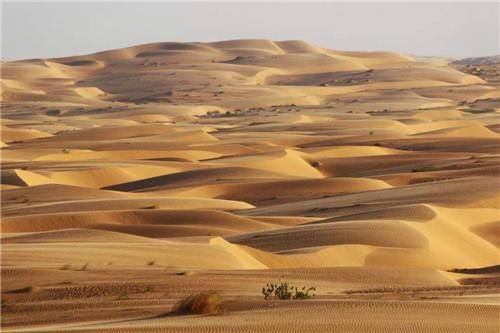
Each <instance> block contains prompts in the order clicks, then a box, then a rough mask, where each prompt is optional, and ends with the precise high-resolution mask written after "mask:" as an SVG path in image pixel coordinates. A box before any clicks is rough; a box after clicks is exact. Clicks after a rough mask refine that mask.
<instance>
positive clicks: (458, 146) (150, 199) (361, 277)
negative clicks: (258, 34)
mask: <svg viewBox="0 0 500 333" xmlns="http://www.w3.org/2000/svg"><path fill="white" fill-rule="evenodd" d="M481 66H482V69H481ZM499 73H500V65H499V64H484V63H483V62H481V63H480V64H479V65H470V64H462V63H460V62H458V63H456V64H447V63H446V62H445V61H442V60H440V59H433V60H420V59H415V58H412V57H410V56H406V55H401V54H397V53H391V52H344V51H336V50H330V49H325V48H322V47H320V46H316V45H312V44H309V43H306V42H303V41H270V40H233V41H221V42H214V43H176V42H175V43H174V42H172V43H156V44H146V45H139V46H134V47H129V48H124V49H117V50H110V51H105V52H100V53H96V54H90V55H83V56H75V57H68V58H57V59H32V60H23V61H12V62H3V63H2V78H1V82H2V84H1V105H2V115H1V116H2V129H1V133H2V137H1V154H2V169H1V176H2V177H1V197H2V198H1V199H2V222H1V226H2V266H1V268H2V288H1V290H2V320H1V323H2V331H5V332H21V331H37V332H44V331H46V332H54V331H57V332H70V331H71V332H110V333H115V332H116V333H118V332H160V331H161V332H332V331H335V332H363V333H365V332H405V333H406V332H492V333H493V332H498V331H499V330H500V322H499V320H498V318H499V317H498V314H499V311H500V307H499V304H498V297H499V296H500V275H499V274H500V269H499V266H498V265H499V264H500V262H499V246H500V219H499V210H498V209H499V205H500V200H499V199H500V197H499V189H500V187H499V186H500V181H499V174H500V167H499V164H498V162H499V152H500V135H499V133H500V122H499V118H498V113H499V111H500V88H499V87H500V85H499V82H500V80H498V75H499ZM278 281H288V282H290V283H292V284H294V285H300V286H302V285H304V286H315V287H316V296H315V297H314V298H312V299H309V300H302V301H298V300H294V301H276V300H269V301H266V300H264V298H263V296H262V295H261V289H262V287H263V286H264V285H265V284H266V283H268V282H278ZM203 291H215V292H217V293H218V294H219V295H220V296H221V298H222V302H223V303H222V304H223V307H224V311H223V313H222V314H219V315H217V316H206V315H179V314H176V313H174V312H172V309H173V308H174V307H175V304H176V303H177V302H178V301H179V300H180V299H182V298H184V297H186V296H188V295H191V294H195V293H198V292H203Z"/></svg>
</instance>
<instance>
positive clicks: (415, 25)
mask: <svg viewBox="0 0 500 333" xmlns="http://www.w3.org/2000/svg"><path fill="white" fill-rule="evenodd" d="M239 38H268V39H274V40H285V39H302V40H306V41H309V42H312V43H315V44H319V45H321V46H325V47H329V48H333V49H339V50H392V51H399V52H403V53H411V54H417V55H434V56H450V57H457V58H460V57H470V56H485V55H493V54H498V53H499V3H498V1H494V2H484V3H478V2H470V3H464V2H461V3H456V2H455V3H454V2H447V3H404V2H403V3H373V2H371V3H305V2H304V3H228V2H226V3H206V2H205V3H186V2H185V3H158V2H157V3H143V2H128V3H120V2H110V3H102V2H101V3H99V2H97V3H96V2H85V3H68V2H65V3H63V2H50V3H47V2H45V3H41V2H38V3H29V2H24V3H19V2H17V3H16V2H4V3H3V8H2V57H3V58H7V59H23V58H35V57H57V56H69V55H76V54H85V53H91V52H97V51H102V50H106V49H113V48H119V47H126V46H131V45H136V44H143V43H149V42H159V41H186V42H188V41H215V40H226V39H239Z"/></svg>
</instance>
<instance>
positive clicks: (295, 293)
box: [262, 282, 316, 300]
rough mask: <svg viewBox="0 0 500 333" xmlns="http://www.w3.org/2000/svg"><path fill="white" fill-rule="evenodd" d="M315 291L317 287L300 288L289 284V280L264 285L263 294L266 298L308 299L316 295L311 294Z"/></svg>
mask: <svg viewBox="0 0 500 333" xmlns="http://www.w3.org/2000/svg"><path fill="white" fill-rule="evenodd" d="M314 291H316V288H315V287H309V288H307V287H302V288H300V289H299V288H298V287H294V286H291V285H290V286H289V285H288V283H287V282H281V283H280V284H277V283H276V284H274V283H267V284H266V286H265V287H262V294H263V295H264V298H265V299H282V300H290V299H308V298H311V297H313V296H315V295H314V294H309V293H311V292H314Z"/></svg>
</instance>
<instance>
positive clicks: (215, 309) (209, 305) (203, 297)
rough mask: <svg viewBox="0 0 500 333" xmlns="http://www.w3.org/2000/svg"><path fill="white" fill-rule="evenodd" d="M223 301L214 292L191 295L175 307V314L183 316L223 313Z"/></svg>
mask: <svg viewBox="0 0 500 333" xmlns="http://www.w3.org/2000/svg"><path fill="white" fill-rule="evenodd" d="M222 310H223V309H222V299H221V297H220V296H219V295H218V294H217V293H216V292H214V291H208V292H203V293H200V294H197V295H191V296H189V297H186V298H184V299H182V300H181V301H180V302H179V303H178V304H177V306H176V307H175V312H177V313H181V314H209V315H215V314H219V313H221V312H222Z"/></svg>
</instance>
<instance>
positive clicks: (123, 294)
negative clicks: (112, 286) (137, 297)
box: [116, 292, 129, 301]
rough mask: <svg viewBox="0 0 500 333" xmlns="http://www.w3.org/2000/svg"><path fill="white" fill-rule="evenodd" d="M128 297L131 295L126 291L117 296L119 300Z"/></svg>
mask: <svg viewBox="0 0 500 333" xmlns="http://www.w3.org/2000/svg"><path fill="white" fill-rule="evenodd" d="M127 299H129V297H128V294H127V293H126V292H123V293H121V294H120V295H118V297H117V298H116V300H117V301H124V300H127Z"/></svg>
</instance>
